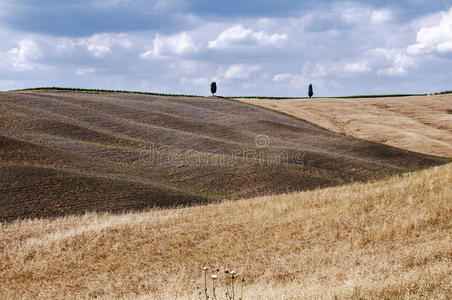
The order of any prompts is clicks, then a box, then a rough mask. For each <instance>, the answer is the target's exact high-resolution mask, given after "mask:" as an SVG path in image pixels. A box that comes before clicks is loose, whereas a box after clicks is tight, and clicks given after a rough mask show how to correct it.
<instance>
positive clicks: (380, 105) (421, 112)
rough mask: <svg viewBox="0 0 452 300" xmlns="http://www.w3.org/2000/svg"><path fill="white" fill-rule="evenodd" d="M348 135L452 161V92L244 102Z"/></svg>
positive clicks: (244, 100)
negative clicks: (410, 95) (451, 113)
mask: <svg viewBox="0 0 452 300" xmlns="http://www.w3.org/2000/svg"><path fill="white" fill-rule="evenodd" d="M237 100H239V101H242V102H245V103H249V104H253V105H256V106H260V107H265V108H268V109H271V110H274V111H279V112H282V113H285V114H287V115H291V116H294V117H297V118H300V119H303V120H307V121H309V122H311V123H313V124H316V125H318V126H321V127H323V128H326V129H328V130H332V131H335V132H339V133H343V134H347V135H349V136H353V137H357V138H361V139H365V140H370V141H375V142H379V143H384V144H387V145H391V146H395V147H399V148H404V149H408V150H412V151H416V152H420V153H426V154H431V155H437V156H443V157H452V116H451V115H450V114H448V111H450V110H451V109H452V96H451V95H450V94H445V95H435V96H415V97H403V98H399V97H394V98H391V97H389V98H370V99H339V98H336V99H330V98H316V99H311V100H307V99H286V100H278V101H274V100H271V99H246V98H243V99H242V98H240V99H237Z"/></svg>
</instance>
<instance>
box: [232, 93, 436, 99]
mask: <svg viewBox="0 0 452 300" xmlns="http://www.w3.org/2000/svg"><path fill="white" fill-rule="evenodd" d="M426 95H427V94H391V95H356V96H339V97H321V98H340V99H351V98H386V97H408V96H426ZM230 98H238V99H240V98H250V99H274V100H283V99H309V98H308V97H265V96H249V97H245V96H240V97H230ZM313 98H315V97H313Z"/></svg>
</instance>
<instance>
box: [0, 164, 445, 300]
mask: <svg viewBox="0 0 452 300" xmlns="http://www.w3.org/2000/svg"><path fill="white" fill-rule="evenodd" d="M450 182H452V164H448V165H445V166H441V167H434V168H431V169H429V170H424V171H421V172H414V173H410V174H405V175H402V176H394V177H392V178H389V179H386V180H383V181H379V182H375V183H367V184H352V185H348V186H341V187H334V188H327V189H321V190H315V191H309V192H301V193H292V194H285V195H280V196H265V197H261V198H255V199H247V200H240V201H227V202H224V203H220V204H211V205H208V206H198V207H191V208H183V209H168V210H153V211H150V212H144V213H129V214H123V215H98V214H88V215H85V216H81V217H74V216H70V217H65V218H60V219H57V220H53V221H52V220H36V221H22V222H14V223H11V224H3V225H2V226H1V227H0V230H1V231H0V232H1V237H2V238H1V240H0V261H1V262H2V268H1V269H0V298H2V299H15V298H22V297H26V298H37V297H40V298H51V299H56V298H58V299H68V298H93V297H103V298H107V299H108V298H115V299H117V298H120V297H124V298H126V299H134V298H140V299H185V298H188V299H198V298H197V296H196V294H195V293H196V287H197V286H202V275H201V268H202V267H203V266H204V265H208V266H209V267H210V269H211V270H214V269H215V268H217V267H220V268H221V270H223V268H229V269H236V270H237V271H238V273H239V274H240V276H245V278H246V285H245V294H244V299H334V298H335V297H337V298H339V299H387V298H388V299H418V298H419V299H449V298H450V295H451V294H452V293H451V291H452V280H451V279H452V218H451V217H450V216H451V215H452V201H451V199H452V186H451V185H450ZM209 272H210V271H209ZM221 278H223V276H221ZM239 278H241V277H239ZM218 284H219V285H220V287H219V291H218V294H219V295H221V296H224V286H223V285H224V280H219V283H218ZM189 295H191V297H188V296H189ZM221 299H223V297H221Z"/></svg>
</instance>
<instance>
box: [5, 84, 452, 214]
mask: <svg viewBox="0 0 452 300" xmlns="http://www.w3.org/2000/svg"><path fill="white" fill-rule="evenodd" d="M0 108H1V110H0V111H1V113H0V158H1V160H0V165H1V169H0V170H1V171H0V176H1V177H2V179H3V180H2V181H1V183H0V190H1V194H0V205H1V207H2V209H1V210H0V221H13V220H15V219H18V218H42V217H58V216H65V215H72V214H83V213H84V212H86V211H97V212H116V213H119V212H124V211H129V210H143V209H147V208H152V207H175V206H186V205H192V204H204V203H209V202H216V201H219V200H223V199H239V198H246V197H254V196H262V195H268V194H279V193H285V192H292V191H303V190H312V189H316V188H320V187H328V186H335V185H342V184H346V183H352V182H356V181H369V180H376V179H381V178H385V177H387V176H389V175H394V174H400V173H404V172H409V171H415V170H419V169H423V168H428V167H432V166H436V165H441V164H444V163H445V162H447V160H445V159H441V158H437V157H432V156H428V155H423V154H418V153H414V152H410V151H407V150H402V149H398V148H394V147H391V146H387V145H382V144H379V143H374V142H369V141H364V140H359V139H356V138H353V137H347V136H344V135H341V134H337V133H333V132H330V131H327V130H324V129H321V128H319V127H316V126H314V125H312V124H310V123H307V122H304V121H301V120H296V119H294V118H292V117H289V116H285V115H281V114H279V113H276V112H272V111H269V110H266V109H262V108H258V107H255V106H252V105H248V104H244V103H238V102H235V101H230V100H227V99H221V98H209V99H206V98H191V97H190V98H188V97H168V96H157V95H141V94H128V93H103V92H76V91H58V90H36V91H15V92H2V93H0Z"/></svg>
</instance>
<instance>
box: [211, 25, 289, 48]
mask: <svg viewBox="0 0 452 300" xmlns="http://www.w3.org/2000/svg"><path fill="white" fill-rule="evenodd" d="M286 40H287V34H285V33H284V34H276V33H275V34H268V33H266V32H264V31H257V32H255V31H253V30H252V29H247V28H245V27H243V26H242V25H236V26H234V27H231V28H229V29H227V30H225V31H223V32H222V33H220V35H219V36H218V37H217V39H215V40H213V41H209V43H208V46H207V48H210V49H218V48H227V47H230V46H234V45H243V44H247V43H248V44H258V45H265V46H268V45H280V43H282V42H285V41H286Z"/></svg>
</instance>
